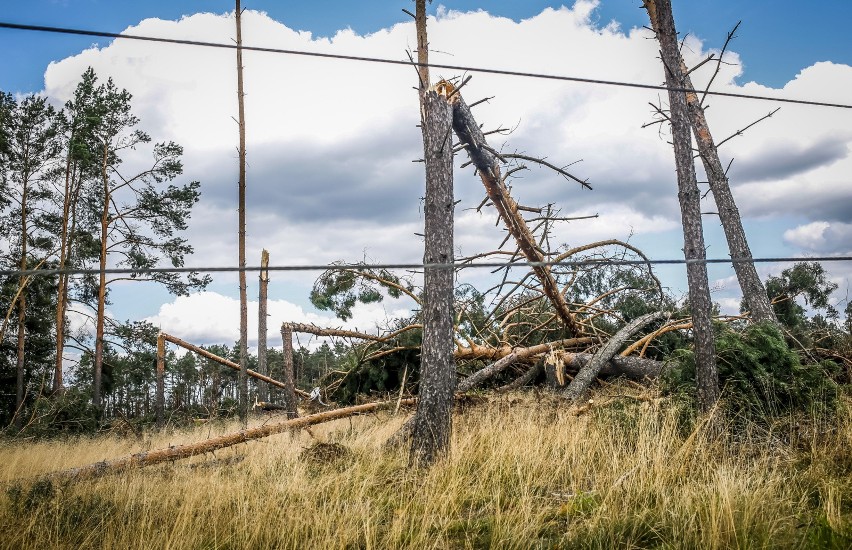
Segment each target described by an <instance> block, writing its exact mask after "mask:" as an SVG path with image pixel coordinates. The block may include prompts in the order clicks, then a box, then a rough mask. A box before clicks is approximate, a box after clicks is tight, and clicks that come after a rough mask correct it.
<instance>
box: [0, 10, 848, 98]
mask: <svg viewBox="0 0 852 550" xmlns="http://www.w3.org/2000/svg"><path fill="white" fill-rule="evenodd" d="M0 28H3V29H14V30H22V31H36V32H52V33H59V34H73V35H81V36H97V37H102V38H124V39H127V40H141V41H145V42H161V43H166V44H180V45H185V46H204V47H208V48H225V49H229V50H236V49H237V48H238V47H237V45H236V44H223V43H221V42H204V41H200V40H184V39H180V38H158V37H153V36H142V35H137V34H123V33H113V32H104V31H92V30H85V29H71V28H66V27H48V26H44V25H24V24H19V23H8V22H0ZM240 48H241V49H242V50H244V51H254V52H264V53H275V54H284V55H297V56H304V57H317V58H323V59H339V60H344V61H363V62H368V63H384V64H388V65H405V66H414V67H420V66H428V67H430V68H435V69H448V70H454V71H464V72H478V73H486V74H496V75H503V76H517V77H524V78H539V79H545V80H559V81H565V82H578V83H582V84H600V85H604V86H619V87H625V88H639V89H645V90H665V91H674V92H685V93H689V92H694V91H695V90H694V89H693V88H674V87H672V88H670V87H667V86H661V85H659V84H643V83H641V82H625V81H619V80H602V79H597V78H583V77H579V76H565V75H555V74H543V73H530V72H524V71H511V70H505V69H491V68H486V67H468V66H464V65H446V64H440V63H428V64H425V63H424V64H421V63H418V62H416V61H405V60H399V59H387V58H381V57H366V56H358V55H345V54H334V53H322V52H309V51H304V50H288V49H281V48H265V47H260V46H241V47H240ZM704 94H705V95H711V96H717V97H732V98H737V99H751V100H757V101H777V102H779V103H792V104H796V105H810V106H813V107H832V108H836V109H852V105H850V104H846V103H830V102H825V101H813V100H808V99H795V98H785V97H771V96H761V95H750V94H741V93H737V92H717V91H706V92H704Z"/></svg>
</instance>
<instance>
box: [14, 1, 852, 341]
mask: <svg viewBox="0 0 852 550" xmlns="http://www.w3.org/2000/svg"><path fill="white" fill-rule="evenodd" d="M639 4H640V3H639V2H638V0H630V1H627V0H599V1H597V2H594V1H590V0H580V1H577V2H576V3H573V4H571V3H570V2H569V5H568V6H567V7H566V6H562V4H561V3H558V2H556V3H553V2H546V1H538V0H536V1H530V2H513V1H496V2H474V1H457V2H453V1H446V2H444V3H440V2H437V1H436V2H434V3H433V4H431V6H430V8H429V9H430V13H431V14H432V15H433V17H432V18H430V20H429V36H430V43H431V48H432V50H433V51H432V52H431V53H430V56H431V60H432V62H434V63H444V64H452V65H461V66H471V67H489V68H501V69H510V70H519V71H527V72H540V73H549V74H559V75H570V76H579V77H585V78H596V79H606V80H623V81H630V82H642V83H649V84H659V83H661V81H662V80H663V78H662V67H661V65H660V62H659V60H658V59H657V47H656V45H655V42H654V41H653V40H651V38H652V36H651V33H650V32H649V31H647V30H646V29H644V28H642V26H643V25H645V24H647V22H646V21H645V20H644V19H643V18H644V17H645V13H644V11H643V10H641V9H638V5H639ZM243 6H244V7H245V8H247V11H246V13H245V15H244V19H243V37H244V43H245V44H246V45H251V46H266V47H274V48H281V49H292V50H307V51H317V52H334V53H342V54H347V55H359V56H370V57H382V58H392V59H405V58H406V54H405V51H406V49H413V48H414V46H415V44H416V39H415V34H414V28H413V23H412V22H411V21H410V18H409V17H408V16H407V15H405V14H404V13H403V12H402V11H401V10H402V9H403V8H406V9H409V10H413V2H411V1H410V0H394V1H390V0H382V1H375V2H358V3H355V2H343V1H339V0H334V1H325V2H280V1H274V2H273V1H270V0H256V1H251V0H246V1H245V2H243ZM674 8H675V17H676V19H677V23H678V28H679V30H680V31H681V33H682V34H686V33H689V34H688V35H687V38H686V43H685V49H684V53H685V57H686V58H687V63H688V64H690V65H692V64H695V63H697V62H698V61H700V60H702V59H704V58H705V57H707V55H708V54H709V53H712V52H714V51H718V49H719V48H720V47H721V46H722V44H723V43H724V40H725V36H726V33H727V31H728V30H730V29H731V28H732V27H733V25H734V24H736V22H737V21H739V20H742V21H743V23H742V25H741V27H740V29H739V31H738V33H737V38H736V40H734V41H733V43H732V44H731V46H730V50H729V52H728V53H726V56H725V61H726V64H724V65H723V66H722V68H721V72H720V74H719V76H718V77H717V78H716V81H715V84H714V89H715V90H719V91H730V92H740V93H747V94H756V95H764V96H772V97H785V98H800V99H811V100H819V101H827V102H836V103H849V100H848V98H849V90H850V89H852V66H850V65H852V38H850V35H849V34H848V33H847V32H846V29H844V28H843V27H844V25H845V24H846V22H848V21H850V20H852V4H850V3H849V2H841V1H825V2H817V3H812V4H809V5H808V7H807V10H802V8H801V4H800V3H793V2H791V1H790V2H788V1H786V0H780V1H779V0H772V1H770V0H753V1H750V2H748V3H729V2H726V3H721V2H715V1H713V2H686V1H680V2H675V6H674ZM232 10H233V4H232V3H231V2H225V1H218V0H217V1H205V2H200V1H190V0H183V1H171V2H166V1H146V2H131V1H112V2H105V1H103V0H101V1H98V0H64V1H63V0H34V1H32V2H27V3H16V4H14V5H13V6H11V7H7V8H6V9H4V11H3V15H2V16H0V19H3V20H5V21H8V22H14V23H27V24H38V25H54V26H68V27H75V28H85V29H94V30H103V31H108V32H126V33H129V34H137V35H146V36H157V37H168V38H182V39H191V40H200V41H210V42H221V43H231V40H232V39H233V37H234V35H235V32H234V18H233V13H232ZM0 47H2V48H3V50H4V51H5V52H14V55H7V56H5V59H4V63H3V64H2V66H0V89H3V90H6V91H13V92H20V93H27V92H39V93H44V94H46V95H47V96H48V97H50V98H51V100H52V101H55V102H56V103H57V104H59V103H62V102H64V101H65V100H67V99H68V98H69V95H70V93H71V92H72V91H73V89H74V87H75V86H76V83H77V81H78V79H79V76H80V74H81V73H82V72H83V71H84V70H85V69H86V67H88V66H92V67H94V68H95V70H96V72H97V73H98V75H99V76H101V78H104V79H105V78H107V77H112V78H113V79H114V80H115V82H116V84H117V85H119V86H120V87H124V88H126V89H127V90H129V91H130V92H131V93H132V94H133V96H134V99H133V104H134V109H135V112H136V114H137V115H138V116H139V117H140V118H141V119H142V126H143V127H144V129H146V130H147V131H148V132H149V133H150V134H151V135H152V137H153V138H154V140H174V141H176V142H178V143H180V144H182V145H183V146H184V147H185V156H184V164H185V179H186V181H190V180H199V181H201V183H202V199H201V202H200V203H199V204H198V205H197V207H196V209H195V211H194V214H193V219H192V223H191V227H190V229H189V231H188V233H187V237H188V238H189V239H190V242H191V243H192V244H193V245H194V246H195V249H196V254H195V255H194V256H193V258H191V260H190V261H189V262H188V263H189V265H196V266H202V265H208V266H209V265H214V266H225V265H234V264H236V260H237V247H236V227H237V218H236V199H237V190H236V182H237V155H236V150H235V146H236V144H237V140H238V139H237V138H238V137H237V127H236V124H235V123H234V120H233V118H232V117H234V116H236V112H237V105H236V74H235V60H234V57H235V56H234V52H233V51H231V50H220V49H209V48H198V47H188V46H177V45H169V44H157V43H149V42H136V41H130V40H115V41H112V40H98V41H93V39H92V38H85V37H75V36H68V35H50V34H43V33H27V32H24V31H12V30H0ZM712 71H713V65H711V64H707V65H705V66H704V68H702V69H699V70H698V71H696V72H695V73H693V80H694V82H695V83H696V85H702V84H704V83H706V82H707V79H708V78H709V77H710V75H711V74H712ZM469 74H471V75H472V76H473V79H472V80H471V82H470V83H469V84H468V85H467V86H466V87H465V90H464V93H465V96H466V98H467V99H468V101H469V102H472V101H475V100H477V99H480V98H483V97H486V96H487V97H491V96H494V99H492V100H491V101H490V102H489V103H488V104H483V105H482V106H480V107H477V109H476V116H477V119H478V121H479V122H481V123H483V124H484V126H485V128H486V129H495V128H498V127H508V128H514V132H513V133H511V135H508V136H504V137H499V138H498V137H495V139H494V144H495V145H497V146H502V147H503V148H504V149H505V150H510V151H514V150H517V151H522V152H525V153H528V154H535V155H540V156H546V157H548V159H549V160H551V161H553V162H555V163H558V164H567V163H569V162H574V161H582V162H578V163H577V164H576V165H574V166H572V168H571V169H572V171H573V172H574V173H575V174H576V175H578V176H580V177H582V178H588V180H589V181H590V183H591V184H592V186H593V187H594V190H593V191H587V190H581V189H580V188H579V186H578V185H576V184H571V183H569V182H566V181H565V180H563V179H562V178H559V177H555V176H554V175H553V174H549V173H547V172H543V171H531V172H528V173H527V174H526V175H525V176H524V177H523V178H522V179H519V180H517V181H516V182H515V184H514V187H513V193H514V195H515V196H516V198H517V199H518V200H519V202H521V203H522V204H526V205H543V204H547V203H555V205H556V206H557V207H559V208H561V210H562V214H563V215H566V216H579V215H590V214H598V215H599V217H598V218H597V219H595V220H591V221H577V222H572V223H571V224H570V225H566V226H565V227H564V228H563V229H561V230H560V232H559V234H558V236H557V238H558V239H557V240H558V241H559V242H564V243H566V244H569V245H572V246H574V245H580V244H584V243H587V242H591V241H594V240H599V239H605V238H619V239H628V238H629V239H630V242H631V243H633V244H634V245H636V246H639V247H640V248H642V249H643V250H644V251H645V252H646V253H647V254H648V255H649V256H651V257H653V258H659V259H674V258H681V257H682V252H681V247H682V233H681V229H680V224H679V219H680V215H679V211H678V208H677V199H676V182H675V172H674V165H673V155H672V151H671V148H670V146H669V145H668V144H667V143H666V138H667V136H666V134H665V132H663V133H662V134H661V133H660V132H659V130H658V128H656V127H651V128H644V129H643V128H642V125H643V124H645V123H647V122H650V121H652V120H653V112H652V109H651V107H650V106H649V105H648V103H649V102H654V103H657V102H658V101H659V99H660V98H661V97H663V96H664V94H663V93H662V92H657V91H653V90H636V89H627V88H614V87H606V86H599V85H587V84H578V83H569V82H557V81H548V80H537V79H528V78H518V77H509V76H496V75H488V74H483V73H477V72H476V71H471V72H470V73H469ZM432 76H433V78H435V79H437V78H439V77H454V76H458V74H457V73H456V72H454V71H448V70H440V69H436V70H433V73H432ZM245 82H246V84H245V86H246V93H247V96H246V112H247V123H246V126H247V135H248V162H249V168H248V236H247V240H248V247H247V250H248V257H249V258H250V260H249V264H250V265H256V264H257V263H259V257H260V250H261V249H262V248H266V249H268V250H269V251H270V254H271V261H272V263H273V264H277V265H281V264H297V265H298V264H302V265H304V264H324V263H328V262H332V261H337V260H345V261H359V260H367V261H375V262H385V263H399V262H418V261H420V260H421V258H422V241H421V240H420V237H418V236H417V235H416V233H419V232H422V225H423V218H422V212H421V210H420V204H421V203H420V197H422V195H423V186H424V183H423V165H422V164H416V163H412V160H413V159H417V158H420V157H421V156H422V155H421V152H420V149H421V148H422V144H421V142H420V132H419V129H418V128H416V127H415V125H416V124H417V123H418V118H419V113H418V107H417V96H416V93H415V92H414V90H413V89H412V87H413V86H414V85H415V84H416V75H415V73H414V71H413V70H412V69H411V68H410V67H401V66H388V65H377V64H368V63H361V62H345V61H332V60H322V59H315V58H305V57H294V56H285V55H275V54H266V53H257V52H246V53H245ZM708 103H709V105H710V108H709V110H708V118H709V121H710V125H711V129H712V132H713V134H714V136H715V137H716V138H717V140H721V139H723V138H725V137H727V136H729V135H731V134H733V133H735V132H736V131H737V130H738V129H740V128H742V127H744V126H746V125H748V124H749V123H750V122H752V121H753V120H755V119H757V118H760V117H762V116H763V115H766V114H767V113H768V112H770V111H771V110H773V109H775V108H776V107H779V106H780V107H781V110H780V111H779V113H777V114H776V115H775V116H774V117H772V118H771V119H769V120H767V121H764V122H762V123H761V124H759V125H757V126H756V127H754V128H752V129H751V130H749V131H748V132H747V133H746V134H745V135H744V136H742V137H737V138H736V139H733V140H731V141H730V142H728V143H727V144H725V145H724V146H723V147H722V149H721V150H720V153H721V155H722V157H723V162H725V163H727V162H728V161H730V160H731V159H733V160H734V162H733V164H732V166H731V169H730V172H729V175H730V177H731V183H732V186H733V190H734V194H735V196H736V199H737V202H738V206H739V209H740V211H741V213H742V215H743V218H744V223H745V226H746V231H747V232H748V236H749V241H750V244H751V248H752V251H753V252H754V254H755V256H762V257H779V256H795V257H807V256H814V255H819V256H828V255H849V254H850V253H852V156H850V144H852V110H842V109H829V108H819V107H807V106H797V105H782V104H776V103H775V102H771V101H770V102H767V101H752V100H742V99H723V98H711V99H709V100H708ZM464 160H466V159H464V158H462V157H461V156H460V157H459V158H458V159H457V163H456V164H457V171H456V185H455V188H456V191H455V192H456V198H457V199H459V200H460V201H461V202H460V203H459V205H458V207H457V219H456V246H457V254H460V255H471V254H475V253H478V252H482V251H487V250H492V249H494V248H495V247H496V246H497V245H499V243H500V242H501V241H502V238H503V233H502V231H501V230H500V228H498V227H495V225H494V221H495V218H494V214H493V212H488V211H484V212H483V213H482V214H478V213H476V212H474V211H472V210H469V209H471V208H473V207H475V206H476V205H477V204H478V203H479V202H480V200H481V199H482V196H483V190H482V186H481V183H480V182H479V180H478V178H475V177H474V175H473V172H472V170H471V169H470V168H466V169H460V168H458V166H459V165H460V164H461V163H462V162H463V161H464ZM143 161H144V158H143V159H141V160H129V161H128V166H129V167H132V166H133V163H134V162H140V163H141V162H143ZM705 203H706V204H704V205H703V210H704V211H713V210H714V209H715V206H714V205H713V203H712V198H711V197H708V198H707V199H705ZM705 233H706V240H707V244H708V256H709V257H711V258H724V257H726V256H727V247H726V245H725V242H724V238H723V235H722V232H721V229H720V228H719V226H718V220H717V219H715V218H714V217H713V216H706V217H705ZM255 258H256V259H255ZM827 267H830V270H831V273H832V276H833V277H834V278H835V280H836V281H837V282H838V284H840V287H841V288H840V290H839V291H838V293H837V296H836V297H837V299H838V300H845V296H846V293H847V291H848V281H849V278H850V273H852V265H850V264H845V263H834V264H831V265H830V266H828V265H827ZM782 268H783V266H782V265H773V264H763V265H761V266H760V271H761V272H762V273H763V274H764V276H765V275H767V274H769V273H775V274H777V273H778V272H779V271H780V269H782ZM317 274H318V273H315V272H314V273H296V274H290V273H287V274H284V273H278V274H274V276H273V281H272V283H271V286H270V298H271V300H272V304H271V306H270V313H271V315H272V317H271V320H270V327H272V328H271V331H270V332H271V334H270V338H273V337H274V334H275V333H276V332H277V327H278V326H279V323H280V322H281V321H285V320H299V321H310V322H316V323H318V324H332V325H341V323H340V322H338V321H334V320H332V319H330V318H329V316H328V315H327V314H326V313H324V312H316V311H314V310H313V309H312V308H311V307H310V305H309V302H308V300H307V296H308V292H309V290H310V287H311V283H312V281H313V279H314V278H315V277H316V275H317ZM661 274H662V276H663V277H664V279H665V281H666V283H667V284H668V285H670V286H671V287H672V289H673V290H674V291H675V292H677V293H681V292H683V290H684V284H685V283H684V279H685V276H684V274H683V269H682V266H681V267H677V268H667V269H664V270H661ZM710 274H711V279H712V280H713V281H714V282H713V283H712V285H713V287H714V299H715V300H716V301H718V302H719V303H720V304H721V305H722V306H723V309H725V310H726V311H733V310H734V309H735V308H736V304H737V303H738V296H739V291H738V288H737V284H736V279H735V278H734V277H733V270H732V269H731V267H730V266H714V267H712V268H711V272H710ZM469 277H473V278H475V277H476V276H475V275H469ZM249 281H250V283H249V296H256V294H257V284H256V277H255V276H254V275H250V277H249ZM237 295H238V289H237V283H236V277H235V276H233V275H217V276H216V277H215V280H214V283H213V284H212V285H211V287H210V288H209V291H208V292H205V293H203V294H198V295H194V296H191V297H189V298H177V299H175V298H173V297H170V296H168V295H167V294H166V293H165V292H164V291H162V290H159V289H157V288H155V287H147V286H143V287H140V286H139V285H132V286H131V285H128V286H124V287H116V288H115V289H114V294H113V305H112V313H113V315H115V316H117V317H119V318H122V319H124V318H134V319H135V318H148V319H150V320H151V321H153V322H155V323H157V324H159V325H161V326H162V328H163V329H164V330H166V331H168V332H172V333H174V334H176V335H178V336H181V337H183V338H186V339H189V340H192V341H194V342H198V343H213V342H232V341H234V340H236V338H237V335H238V330H237V326H236V318H237V312H238V306H237V300H236V297H237ZM838 305H839V306H840V307H839V309H841V310H842V308H843V307H844V306H845V302H840V303H839V304H838ZM406 306H407V304H402V303H400V304H397V303H390V302H388V303H385V304H379V305H374V306H371V307H364V308H361V309H360V310H359V311H358V313H357V315H356V318H355V319H354V320H353V322H352V323H350V325H355V326H358V328H362V329H365V328H369V327H370V326H372V324H374V323H375V321H376V320H377V319H379V318H382V317H384V316H385V315H391V316H393V315H400V314H403V313H404V311H405V308H406ZM255 307H256V304H255ZM250 317H251V318H254V316H253V315H252V314H251V313H250ZM254 332H255V331H252V333H254ZM252 339H254V336H252Z"/></svg>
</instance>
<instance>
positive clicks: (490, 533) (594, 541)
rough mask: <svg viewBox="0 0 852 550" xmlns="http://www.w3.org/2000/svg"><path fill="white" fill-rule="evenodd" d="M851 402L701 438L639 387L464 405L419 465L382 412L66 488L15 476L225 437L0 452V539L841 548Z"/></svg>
mask: <svg viewBox="0 0 852 550" xmlns="http://www.w3.org/2000/svg"><path fill="white" fill-rule="evenodd" d="M850 409H851V408H850V406H849V400H846V402H845V406H844V412H842V413H841V414H840V415H839V416H838V417H837V418H835V419H833V421H832V422H830V423H828V424H821V425H820V424H815V423H811V422H803V421H794V420H792V419H788V420H786V421H783V422H779V423H778V424H777V426H775V427H773V428H772V429H756V428H755V429H752V430H750V431H743V430H737V431H736V432H737V433H736V435H731V432H732V430H728V431H727V432H726V433H725V435H722V436H718V437H710V436H709V435H708V434H707V431H706V430H705V429H704V428H703V427H702V426H704V424H701V423H699V425H698V426H699V427H698V428H697V429H691V428H689V427H684V422H683V421H682V420H680V419H682V417H683V414H682V411H681V410H679V408H678V406H676V405H674V404H672V403H669V402H667V401H666V400H663V399H660V398H659V397H658V396H656V394H654V393H652V392H650V391H640V390H637V389H633V388H630V387H627V386H610V387H607V388H605V389H603V390H599V391H598V392H597V393H596V394H595V395H594V403H593V404H591V405H586V406H584V407H581V408H579V409H578V408H576V407H574V408H571V407H568V406H566V405H565V404H564V402H560V401H559V400H558V399H556V398H554V397H553V396H551V395H549V394H547V393H540V394H539V393H532V392H530V393H515V394H511V395H504V396H499V397H489V398H484V399H483V400H482V402H481V403H477V404H474V405H469V406H467V407H466V408H465V409H464V410H459V411H457V413H456V416H455V425H454V434H453V440H452V447H453V449H452V453H451V455H450V456H449V457H447V459H446V460H444V461H443V462H441V463H440V464H438V465H437V466H435V467H434V468H432V469H430V470H428V471H418V470H412V469H409V468H408V467H407V454H406V450H405V449H400V450H398V451H387V450H384V449H383V448H382V443H383V442H384V441H385V440H386V439H387V438H388V437H389V436H390V435H391V434H393V433H394V431H395V430H396V429H397V428H398V427H399V426H400V424H401V423H402V421H403V416H402V415H400V416H398V417H392V416H390V414H389V413H385V414H380V415H377V416H364V417H358V418H354V419H351V420H339V421H336V422H333V423H329V424H326V425H322V426H317V427H315V428H314V429H313V436H311V435H309V434H307V433H306V432H304V431H302V432H300V433H294V434H290V433H288V434H283V435H279V436H274V437H270V438H268V439H265V440H261V441H256V442H252V443H248V444H244V445H240V446H237V447H234V448H231V449H226V450H222V451H219V452H217V453H216V456H215V457H214V456H210V455H208V456H206V457H196V458H195V459H191V460H184V461H180V462H175V463H171V464H168V465H165V466H156V467H151V468H148V469H145V470H142V471H134V472H130V473H126V474H122V475H114V476H110V477H106V478H102V479H99V480H95V481H87V482H81V483H75V484H71V485H65V486H53V485H46V484H35V485H33V484H32V483H25V484H20V483H16V482H15V480H17V479H19V478H22V477H31V476H36V475H38V474H42V473H46V472H50V471H53V470H58V469H62V468H68V467H72V466H77V465H82V464H86V463H89V462H94V461H98V460H103V459H107V458H114V457H118V456H122V455H125V454H129V453H132V452H136V451H139V450H142V449H145V448H158V447H163V446H167V445H169V444H172V445H174V444H182V443H188V442H191V441H197V440H200V439H205V438H207V437H208V436H210V435H216V434H220V433H225V432H228V431H232V430H233V429H234V428H235V427H236V426H235V425H234V424H225V423H221V424H214V425H204V426H202V427H198V428H196V429H194V430H191V431H185V432H172V433H167V434H151V435H145V436H143V438H141V439H140V438H139V437H137V436H134V435H130V436H127V437H117V436H107V437H98V438H94V439H73V440H65V441H43V442H38V441H35V442H33V441H30V442H25V441H5V442H2V443H0V484H2V487H3V489H4V491H3V493H4V494H3V495H0V524H2V525H3V532H2V535H0V546H2V547H3V548H35V547H38V548H299V549H303V548H329V549H332V548H484V547H496V548H646V547H664V548H849V547H852V413H850ZM264 421H269V418H267V417H257V418H255V419H254V421H253V422H254V423H255V424H257V423H261V422H264Z"/></svg>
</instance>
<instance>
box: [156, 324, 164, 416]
mask: <svg viewBox="0 0 852 550" xmlns="http://www.w3.org/2000/svg"><path fill="white" fill-rule="evenodd" d="M156 401H157V403H156V408H157V411H156V414H157V429H161V428H162V427H163V426H164V425H165V408H166V339H165V338H163V333H162V332H161V333H159V334H158V335H157V399H156Z"/></svg>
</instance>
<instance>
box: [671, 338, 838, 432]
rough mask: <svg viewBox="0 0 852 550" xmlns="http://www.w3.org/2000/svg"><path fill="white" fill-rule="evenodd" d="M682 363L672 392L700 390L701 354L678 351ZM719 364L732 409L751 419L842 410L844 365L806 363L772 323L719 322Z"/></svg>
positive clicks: (727, 403) (675, 371)
mask: <svg viewBox="0 0 852 550" xmlns="http://www.w3.org/2000/svg"><path fill="white" fill-rule="evenodd" d="M673 357H674V358H675V359H677V362H678V367H676V368H674V369H671V370H670V371H669V372H668V374H667V375H666V376H665V378H664V382H663V387H664V390H666V391H667V392H668V393H670V394H680V395H683V394H684V393H689V394H690V395H694V394H695V358H694V355H693V352H692V351H691V350H679V351H678V352H677V353H675V354H674V355H673ZM716 357H717V363H716V364H717V368H718V371H719V383H720V385H721V387H722V397H723V401H724V403H725V406H726V408H728V409H729V410H730V412H732V413H736V414H740V415H744V416H745V417H747V418H749V419H757V418H771V417H777V416H779V415H783V414H787V413H791V412H806V413H810V414H814V415H817V416H823V415H825V414H829V413H831V412H833V411H835V410H836V406H837V402H838V386H837V384H836V382H835V381H834V378H833V377H834V376H836V375H837V374H838V367H837V365H836V364H835V363H833V362H831V361H821V362H817V363H802V361H801V359H800V357H799V355H798V354H797V353H796V352H795V351H793V350H791V349H790V348H789V347H788V346H787V343H786V341H785V339H784V336H783V334H781V331H780V330H779V329H778V328H777V327H776V326H775V325H773V324H772V323H757V324H752V325H749V326H748V327H746V328H745V329H744V330H742V331H735V330H732V329H731V328H729V327H727V326H719V327H717V339H716Z"/></svg>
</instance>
